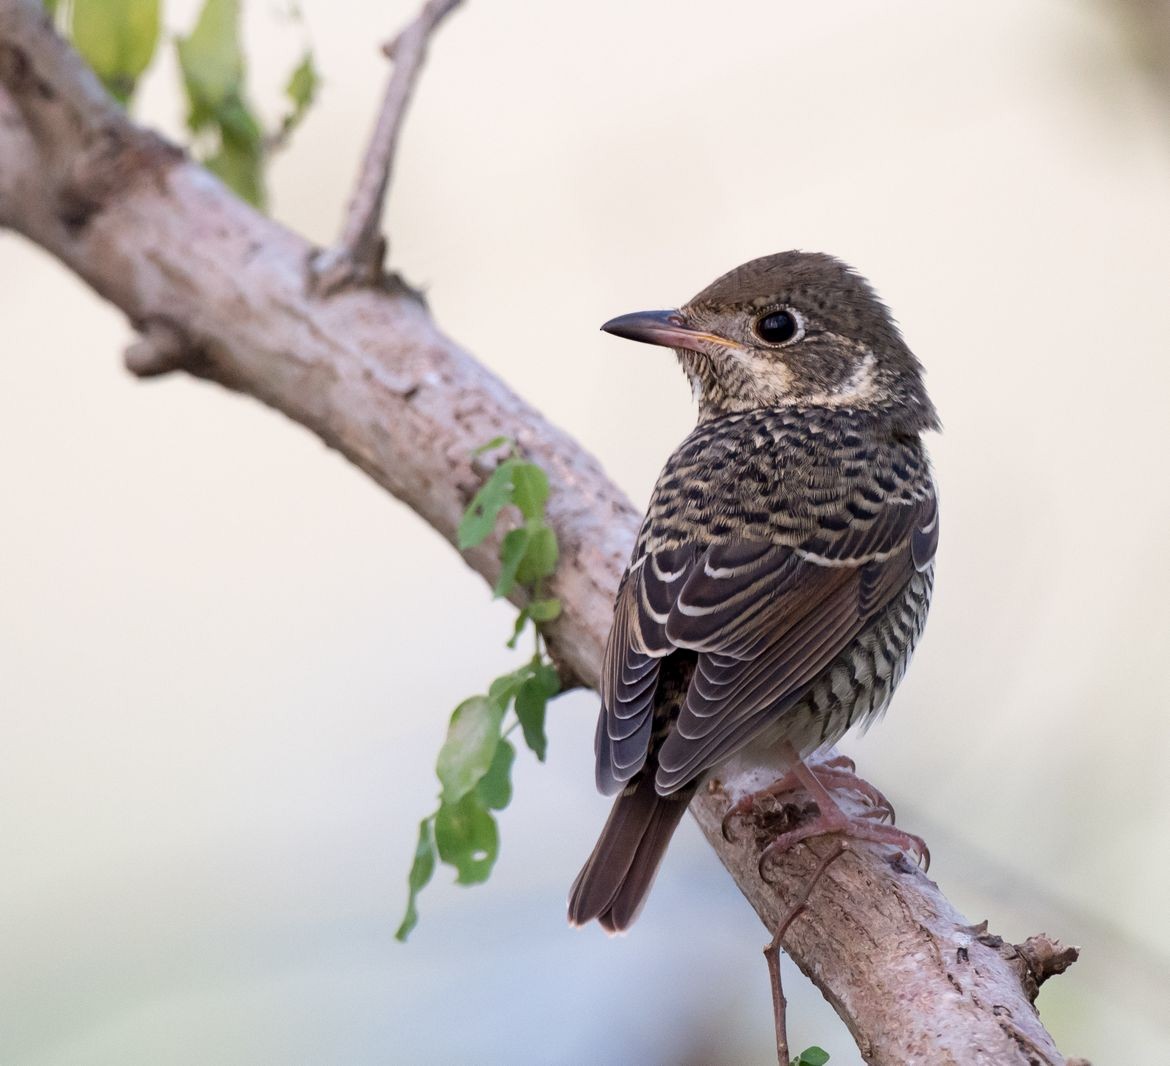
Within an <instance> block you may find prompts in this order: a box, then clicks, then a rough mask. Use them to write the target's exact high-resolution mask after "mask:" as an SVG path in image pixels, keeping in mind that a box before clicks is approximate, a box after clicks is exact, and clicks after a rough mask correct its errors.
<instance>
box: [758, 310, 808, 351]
mask: <svg viewBox="0 0 1170 1066" xmlns="http://www.w3.org/2000/svg"><path fill="white" fill-rule="evenodd" d="M753 328H754V329H755V331H756V336H757V337H759V338H760V340H762V341H763V342H764V343H765V344H784V343H785V342H786V341H790V340H792V338H793V337H795V336H796V334H797V332H798V331H799V329H800V323H799V322H798V321H797V318H796V315H794V314H793V313H792V312H791V311H770V312H769V313H768V314H766V315H761V316H760V317H759V318H757V319H756V321H755V325H754V327H753Z"/></svg>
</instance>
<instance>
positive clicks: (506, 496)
mask: <svg viewBox="0 0 1170 1066" xmlns="http://www.w3.org/2000/svg"><path fill="white" fill-rule="evenodd" d="M515 468H516V460H515V459H505V460H504V461H503V462H502V463H500V465H499V466H497V467H496V468H495V470H493V471H492V474H491V477H489V478H488V479H487V481H485V482H484V483H483V485H482V487H481V488H480V490H479V492H477V493H476V494H475V496H474V497H473V499H472V501H471V503H470V504H468V506H467V510H466V511H465V512H464V514H463V521H462V522H460V523H459V548H460V550H461V551H466V550H467V549H468V548H474V547H475V546H476V545H477V544H482V543H483V542H484V541H485V540H487V538H488V537H489V536H490V535H491V532H492V530H493V529H495V528H496V519H497V518H499V516H500V511H502V510H503V509H504V507H505V505H506V504H508V503H510V502H511V499H512V471H513V470H514V469H515Z"/></svg>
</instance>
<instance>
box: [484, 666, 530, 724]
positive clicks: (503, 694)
mask: <svg viewBox="0 0 1170 1066" xmlns="http://www.w3.org/2000/svg"><path fill="white" fill-rule="evenodd" d="M531 676H532V664H531V663H525V664H524V665H523V666H522V667H520V669H519V670H514V671H513V672H512V673H510V674H503V675H502V676H500V677H497V678H496V679H495V681H493V682H492V685H491V688H489V689H488V696H489V697H490V698H491V699H492V700H493V701H494V702H495V703H498V704H499V705H500V710H501V711H504V712H506V711H507V710H508V704H510V703H511V702H512V700H513V699H514V698H515V696H516V693H517V692H518V691H519V690H520V686H521V685H523V684H524V682H525V681H527V680H528V679H529V678H530V677H531Z"/></svg>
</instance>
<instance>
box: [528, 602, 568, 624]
mask: <svg viewBox="0 0 1170 1066" xmlns="http://www.w3.org/2000/svg"><path fill="white" fill-rule="evenodd" d="M528 615H529V617H530V618H531V619H532V620H533V621H534V622H551V621H553V620H554V619H556V618H560V616H561V601H560V600H533V601H532V602H531V603H530V604H529V605H528Z"/></svg>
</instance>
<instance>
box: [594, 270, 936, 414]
mask: <svg viewBox="0 0 1170 1066" xmlns="http://www.w3.org/2000/svg"><path fill="white" fill-rule="evenodd" d="M601 328H602V329H603V330H605V331H606V332H607V333H613V334H614V335H616V336H618V337H628V338H629V339H631V340H637V341H644V342H646V343H648V344H661V345H665V346H667V347H670V348H674V349H675V351H676V352H677V354H678V358H679V361H680V362H681V363H682V366H683V369H684V370H685V371H686V373H687V376H688V377H689V378H690V380H691V385H692V388H693V389H694V393H695V398H696V400H697V401H698V404H699V420H700V421H701V422H703V421H707V420H709V419H712V418H718V417H720V416H721V415H725V414H730V413H733V412H739V411H751V410H755V409H758V408H764V407H813V406H818V407H849V408H853V409H856V410H871V411H874V412H888V413H889V414H890V415H891V417H893V418H894V420H895V422H896V423H897V424H898V425H899V427H900V428H904V429H906V430H909V431H911V432H918V431H921V430H925V429H937V428H938V418H937V415H936V414H935V411H934V407H933V405H932V404H931V402H930V399H929V397H928V396H927V395H926V389H925V387H924V385H923V383H922V368H921V366H920V365H919V363H918V360H917V359H915V357H914V355H913V353H912V352H911V351H910V349H909V348H908V347H907V346H906V343H905V341H903V340H902V335H901V333H900V332H899V331H898V327H897V326H896V325H895V324H894V321H893V319H892V318H891V317H890V313H889V310H888V309H887V308H886V306H885V304H883V303H882V302H881V300H880V299H878V297H877V295H876V294H875V293H874V291H873V289H872V288H870V286H869V283H868V282H867V281H866V280H865V279H864V278H863V277H861V275H860V274H857V273H855V272H854V271H853V270H852V269H851V268H850V267H848V266H846V265H845V264H844V263H842V262H841V261H840V260H838V259H834V258H833V257H832V256H829V255H821V254H818V253H809V252H780V253H779V254H777V255H769V256H765V257H764V258H762V259H753V260H752V261H751V262H750V263H745V264H744V265H743V266H740V267H736V269H735V270H732V271H730V272H729V273H727V274H724V275H723V277H721V278H719V279H718V280H717V281H715V282H713V283H712V284H710V285H708V286H707V288H705V289H704V290H703V291H702V292H700V293H699V294H698V295H697V296H696V297H694V299H692V300H691V301H689V302H688V303H687V304H685V305H683V306H682V307H681V308H679V309H678V310H675V311H641V312H636V313H634V314H632V315H622V316H621V317H619V318H615V319H611V320H610V321H609V322H606V323H605V325H604V326H602V327H601Z"/></svg>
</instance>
